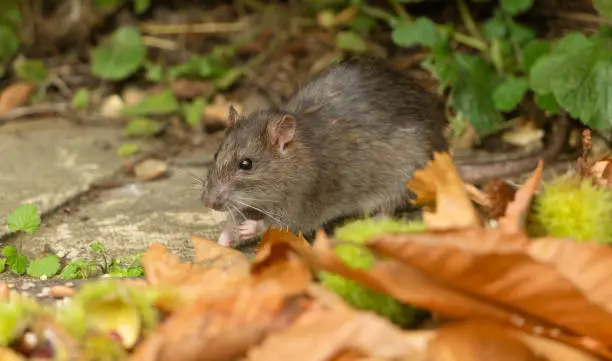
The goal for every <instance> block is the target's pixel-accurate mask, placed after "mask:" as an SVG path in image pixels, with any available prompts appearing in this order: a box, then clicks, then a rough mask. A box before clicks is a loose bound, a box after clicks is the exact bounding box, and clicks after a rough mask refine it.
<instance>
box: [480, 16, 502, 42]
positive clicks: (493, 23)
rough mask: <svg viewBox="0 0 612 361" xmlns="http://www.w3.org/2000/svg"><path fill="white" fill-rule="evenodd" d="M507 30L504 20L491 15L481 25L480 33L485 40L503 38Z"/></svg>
mask: <svg viewBox="0 0 612 361" xmlns="http://www.w3.org/2000/svg"><path fill="white" fill-rule="evenodd" d="M507 32H508V28H507V27H506V23H504V20H503V19H502V18H500V17H498V16H495V17H492V18H490V19H489V20H487V21H485V23H484V25H483V26H482V33H483V35H484V37H485V39H487V40H492V39H494V38H503V37H504V36H506V33H507Z"/></svg>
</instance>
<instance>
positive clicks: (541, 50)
mask: <svg viewBox="0 0 612 361" xmlns="http://www.w3.org/2000/svg"><path fill="white" fill-rule="evenodd" d="M549 51H550V43H549V42H548V41H545V40H540V39H535V40H532V41H531V42H529V43H528V44H527V45H525V47H524V48H523V52H522V54H521V59H520V62H521V69H523V71H524V72H526V73H529V70H531V67H532V66H533V64H534V63H535V62H536V60H538V59H539V58H540V57H541V56H542V55H544V54H546V53H548V52H549Z"/></svg>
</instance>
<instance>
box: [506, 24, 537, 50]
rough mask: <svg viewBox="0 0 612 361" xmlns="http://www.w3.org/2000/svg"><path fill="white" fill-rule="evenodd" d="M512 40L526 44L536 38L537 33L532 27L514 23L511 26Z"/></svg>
mask: <svg viewBox="0 0 612 361" xmlns="http://www.w3.org/2000/svg"><path fill="white" fill-rule="evenodd" d="M509 30H510V39H511V40H512V41H513V42H515V43H517V44H519V45H522V44H525V43H526V42H528V41H531V40H533V39H534V38H535V37H536V32H535V30H533V29H532V28H530V27H527V26H525V25H522V24H518V23H515V22H513V23H512V24H510V28H509Z"/></svg>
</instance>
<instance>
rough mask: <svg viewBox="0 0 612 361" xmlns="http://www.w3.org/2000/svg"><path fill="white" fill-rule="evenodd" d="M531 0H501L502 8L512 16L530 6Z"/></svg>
mask: <svg viewBox="0 0 612 361" xmlns="http://www.w3.org/2000/svg"><path fill="white" fill-rule="evenodd" d="M532 5H533V0H501V6H502V9H504V11H505V12H507V13H508V14H510V15H512V16H514V15H518V14H520V13H522V12H525V11H527V10H529V9H530V8H531V6H532Z"/></svg>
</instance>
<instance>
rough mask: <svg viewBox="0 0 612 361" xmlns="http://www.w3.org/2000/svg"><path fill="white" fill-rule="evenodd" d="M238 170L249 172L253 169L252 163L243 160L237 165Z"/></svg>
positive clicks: (247, 159)
mask: <svg viewBox="0 0 612 361" xmlns="http://www.w3.org/2000/svg"><path fill="white" fill-rule="evenodd" d="M238 168H240V169H242V170H250V169H251V168H253V161H252V160H250V159H249V158H244V159H242V160H241V161H240V163H238Z"/></svg>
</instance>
